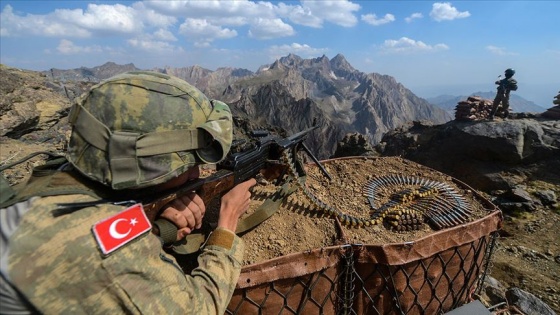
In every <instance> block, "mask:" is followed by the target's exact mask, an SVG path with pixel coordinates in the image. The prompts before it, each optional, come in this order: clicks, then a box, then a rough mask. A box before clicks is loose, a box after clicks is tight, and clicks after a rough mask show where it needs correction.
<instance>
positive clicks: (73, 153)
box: [68, 71, 233, 189]
mask: <svg viewBox="0 0 560 315" xmlns="http://www.w3.org/2000/svg"><path fill="white" fill-rule="evenodd" d="M69 121H70V123H71V124H72V126H73V130H72V135H71V137H70V142H69V144H68V160H69V161H70V162H71V163H72V164H73V165H74V166H75V167H76V168H77V169H78V170H79V171H80V172H81V173H82V174H83V175H85V176H86V177H88V178H90V179H92V180H95V181H97V182H100V183H102V184H104V185H107V186H109V187H111V188H113V189H128V188H145V187H149V186H153V185H157V184H160V183H164V182H166V181H168V180H169V179H171V178H174V177H176V176H178V175H179V174H181V173H183V172H185V171H186V170H187V169H188V168H190V167H192V166H193V165H195V164H196V163H202V162H204V163H217V162H219V161H220V160H221V159H223V158H224V157H225V155H226V154H227V152H228V151H229V149H230V146H231V142H232V135H233V129H232V128H233V127H232V117H231V111H230V109H229V107H228V106H227V105H226V104H224V103H222V102H219V101H211V100H209V99H208V98H207V97H206V96H205V95H204V94H203V93H202V92H200V91H199V90H198V89H196V88H195V87H193V86H192V85H190V84H188V83H187V82H185V81H183V80H181V79H179V78H176V77H173V76H168V75H165V74H161V73H156V72H146V71H138V72H129V73H124V74H121V75H117V76H115V77H112V78H110V79H108V80H106V81H104V82H102V83H100V84H98V85H95V86H94V87H92V88H91V90H90V91H89V92H88V93H86V94H84V95H83V96H81V97H80V99H79V100H78V101H77V103H76V104H74V106H73V108H72V111H71V113H70V115H69ZM195 152H196V153H195Z"/></svg>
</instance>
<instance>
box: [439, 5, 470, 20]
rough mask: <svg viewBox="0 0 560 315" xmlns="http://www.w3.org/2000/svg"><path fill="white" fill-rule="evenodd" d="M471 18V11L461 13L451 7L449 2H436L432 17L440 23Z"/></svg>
mask: <svg viewBox="0 0 560 315" xmlns="http://www.w3.org/2000/svg"><path fill="white" fill-rule="evenodd" d="M469 16H471V14H470V13H469V11H463V12H459V10H457V8H455V7H453V6H451V3H449V2H436V3H434V4H433V5H432V11H431V12H430V17H431V18H432V19H434V20H436V21H438V22H440V21H452V20H455V19H462V18H466V17H469Z"/></svg>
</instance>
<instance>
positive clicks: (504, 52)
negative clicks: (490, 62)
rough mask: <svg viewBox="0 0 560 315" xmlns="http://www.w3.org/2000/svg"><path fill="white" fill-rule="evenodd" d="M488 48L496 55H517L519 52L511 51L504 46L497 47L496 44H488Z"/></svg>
mask: <svg viewBox="0 0 560 315" xmlns="http://www.w3.org/2000/svg"><path fill="white" fill-rule="evenodd" d="M486 50H488V51H489V52H491V53H493V54H494V55H498V56H506V55H510V56H516V55H517V53H514V52H509V51H507V50H506V49H505V48H503V47H496V46H492V45H488V46H486Z"/></svg>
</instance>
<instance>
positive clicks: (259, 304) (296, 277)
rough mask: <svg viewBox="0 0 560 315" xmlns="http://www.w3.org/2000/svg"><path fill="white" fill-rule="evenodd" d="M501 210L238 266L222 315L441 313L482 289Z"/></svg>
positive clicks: (458, 304)
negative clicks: (429, 231)
mask: <svg viewBox="0 0 560 315" xmlns="http://www.w3.org/2000/svg"><path fill="white" fill-rule="evenodd" d="M500 223H501V214H500V213H499V211H496V212H494V213H492V214H490V215H488V216H487V217H486V218H483V219H481V220H479V221H477V222H472V223H470V224H467V225H464V226H462V227H457V228H454V229H450V230H446V231H441V232H440V233H437V234H436V235H434V236H431V237H428V238H425V239H421V240H418V241H417V242H413V244H392V245H389V246H386V245H382V246H378V245H362V244H346V245H342V246H333V247H329V248H323V249H317V250H314V251H309V252H305V253H298V254H292V255H288V256H284V257H280V258H278V259H274V260H272V261H268V262H265V263H263V264H260V265H258V266H253V267H252V268H249V269H248V270H244V271H242V275H241V277H240V280H239V282H238V288H237V290H236V292H235V293H234V296H233V298H232V300H231V302H230V304H229V307H228V310H227V312H226V313H227V314H232V315H233V314H344V315H347V314H349V315H352V314H360V315H361V314H372V315H376V314H384V315H385V314H398V315H414V314H442V313H444V312H447V311H449V310H452V309H454V308H456V307H458V306H461V305H463V304H465V303H467V302H468V301H470V299H471V298H472V294H473V293H474V291H475V290H477V289H478V288H480V285H481V284H482V281H483V279H482V278H483V277H484V276H485V275H486V268H487V266H488V262H489V261H490V259H491V255H492V252H493V247H494V242H495V239H496V237H497V233H496V231H497V230H498V228H499V226H500Z"/></svg>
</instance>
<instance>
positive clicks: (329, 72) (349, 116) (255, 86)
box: [44, 54, 451, 158]
mask: <svg viewBox="0 0 560 315" xmlns="http://www.w3.org/2000/svg"><path fill="white" fill-rule="evenodd" d="M131 70H141V69H138V68H137V67H136V66H134V65H133V64H127V65H123V66H119V65H116V64H114V63H111V62H109V63H106V64H104V65H102V66H99V67H94V68H89V69H88V68H84V67H82V68H79V69H73V70H68V72H64V71H62V70H56V71H54V70H53V69H51V70H50V71H47V72H44V73H45V74H46V75H47V76H48V77H50V78H51V79H52V80H58V81H63V82H64V81H67V80H69V79H72V80H78V79H79V78H80V75H82V76H83V80H87V81H90V82H94V81H95V80H96V79H97V81H100V80H102V79H104V78H106V76H107V75H109V73H110V74H112V75H114V74H117V73H121V72H125V71H131ZM150 70H153V71H158V72H161V73H167V74H171V75H174V76H177V77H179V78H181V79H184V80H186V81H187V82H189V83H191V84H193V85H194V86H196V87H197V88H198V89H200V90H201V91H202V92H203V93H205V94H206V95H207V96H208V97H209V98H213V99H219V100H222V101H224V102H226V103H228V104H229V105H230V107H231V109H232V112H233V113H234V114H235V115H240V116H243V117H244V118H247V119H251V120H253V121H258V122H262V123H263V124H270V125H275V126H278V127H281V128H283V129H285V130H287V131H288V132H289V133H295V132H297V131H299V130H302V129H304V128H306V127H309V126H310V124H311V122H312V121H314V120H316V121H318V123H319V126H320V128H319V130H317V131H316V132H315V137H316V138H317V139H319V138H320V139H322V141H313V140H310V141H311V145H310V146H311V148H312V149H313V150H314V151H315V152H318V153H317V154H318V156H319V157H320V158H327V157H329V156H330V155H332V154H333V152H334V150H335V145H336V143H337V142H338V141H339V140H340V139H342V138H343V137H344V136H345V135H346V134H347V133H354V132H358V133H361V134H363V135H365V136H366V137H367V139H368V141H369V142H370V144H371V145H375V144H376V143H377V142H379V141H380V140H381V137H382V135H383V133H385V132H387V131H388V130H391V129H393V128H395V127H398V126H400V125H403V124H405V123H406V122H409V121H414V120H427V121H432V122H434V123H443V122H446V121H449V120H451V115H449V114H448V113H446V112H445V111H444V110H442V109H440V108H439V107H437V106H434V105H432V104H430V103H428V102H427V101H426V100H424V99H422V98H420V97H418V96H416V95H415V94H414V93H413V92H412V91H410V90H409V89H407V88H406V87H405V86H404V85H402V84H401V83H399V82H397V80H396V79H395V78H393V77H391V76H388V75H381V74H377V73H369V74H368V73H364V72H361V71H358V70H356V69H355V68H353V67H352V66H351V65H350V63H349V62H348V61H347V60H346V58H345V57H344V56H343V55H342V54H337V55H336V56H335V57H334V58H333V59H329V58H328V57H327V56H326V55H322V56H321V57H317V58H311V59H304V58H301V57H300V56H298V55H295V54H289V55H287V56H284V57H281V58H279V59H277V60H276V61H274V62H273V63H272V64H269V65H263V66H262V67H260V68H259V70H258V71H257V72H251V71H249V70H246V69H240V68H219V69H217V70H215V71H212V70H209V69H205V68H202V67H200V66H197V65H194V66H188V67H182V68H171V67H165V68H154V69H150ZM312 116H313V117H312ZM310 138H312V137H310ZM325 140H326V141H325Z"/></svg>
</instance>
